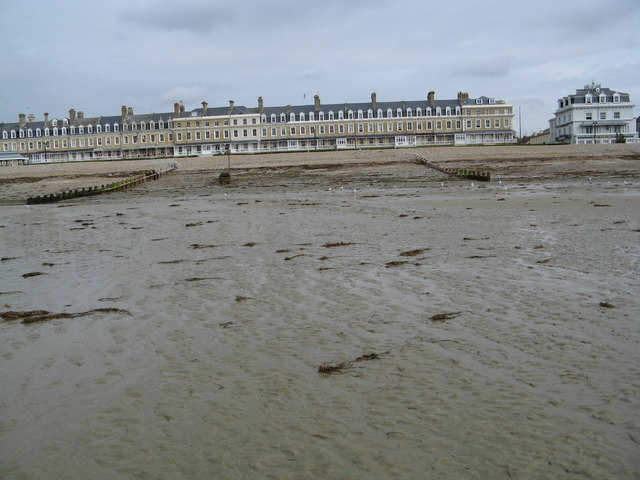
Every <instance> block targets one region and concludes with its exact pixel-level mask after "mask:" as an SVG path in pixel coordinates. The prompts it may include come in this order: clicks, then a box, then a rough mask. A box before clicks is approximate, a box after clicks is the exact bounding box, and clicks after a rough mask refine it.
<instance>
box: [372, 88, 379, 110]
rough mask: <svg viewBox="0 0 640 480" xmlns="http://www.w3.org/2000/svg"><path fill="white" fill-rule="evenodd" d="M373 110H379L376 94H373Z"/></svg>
mask: <svg viewBox="0 0 640 480" xmlns="http://www.w3.org/2000/svg"><path fill="white" fill-rule="evenodd" d="M371 108H372V109H373V110H377V109H378V96H377V95H376V92H373V93H372V94H371Z"/></svg>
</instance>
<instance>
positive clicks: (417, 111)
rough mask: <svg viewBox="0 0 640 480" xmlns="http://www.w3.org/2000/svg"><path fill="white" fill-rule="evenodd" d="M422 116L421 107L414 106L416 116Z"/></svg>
mask: <svg viewBox="0 0 640 480" xmlns="http://www.w3.org/2000/svg"><path fill="white" fill-rule="evenodd" d="M421 116H422V109H421V108H420V107H418V108H416V117H421Z"/></svg>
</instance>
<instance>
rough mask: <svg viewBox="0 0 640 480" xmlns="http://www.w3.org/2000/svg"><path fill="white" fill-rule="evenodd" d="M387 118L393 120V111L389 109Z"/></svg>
mask: <svg viewBox="0 0 640 480" xmlns="http://www.w3.org/2000/svg"><path fill="white" fill-rule="evenodd" d="M387 118H393V110H391V109H390V108H387Z"/></svg>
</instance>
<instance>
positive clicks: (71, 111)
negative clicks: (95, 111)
mask: <svg viewBox="0 0 640 480" xmlns="http://www.w3.org/2000/svg"><path fill="white" fill-rule="evenodd" d="M75 121H76V111H75V110H74V109H73V108H70V109H69V125H73V124H74V123H75Z"/></svg>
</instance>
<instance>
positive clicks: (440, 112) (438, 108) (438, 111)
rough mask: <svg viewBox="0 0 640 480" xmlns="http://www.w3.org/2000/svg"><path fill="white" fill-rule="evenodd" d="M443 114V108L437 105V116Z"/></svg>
mask: <svg viewBox="0 0 640 480" xmlns="http://www.w3.org/2000/svg"><path fill="white" fill-rule="evenodd" d="M440 115H442V109H441V108H440V107H436V117H439V116H440Z"/></svg>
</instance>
